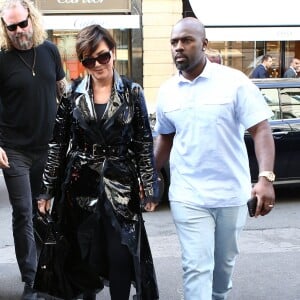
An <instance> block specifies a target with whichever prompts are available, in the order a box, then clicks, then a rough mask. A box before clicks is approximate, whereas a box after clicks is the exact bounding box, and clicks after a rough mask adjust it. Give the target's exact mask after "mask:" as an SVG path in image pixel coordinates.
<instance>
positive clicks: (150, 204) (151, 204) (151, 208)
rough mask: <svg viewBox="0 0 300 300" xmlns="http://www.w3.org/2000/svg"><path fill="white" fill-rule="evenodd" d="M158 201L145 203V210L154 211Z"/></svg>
mask: <svg viewBox="0 0 300 300" xmlns="http://www.w3.org/2000/svg"><path fill="white" fill-rule="evenodd" d="M157 205H158V203H154V202H148V203H146V204H145V206H144V209H145V211H154V210H155V208H156V206H157Z"/></svg>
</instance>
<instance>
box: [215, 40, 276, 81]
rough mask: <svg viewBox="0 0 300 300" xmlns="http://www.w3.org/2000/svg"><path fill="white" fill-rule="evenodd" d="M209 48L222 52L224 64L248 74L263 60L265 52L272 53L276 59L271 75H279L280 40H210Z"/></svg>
mask: <svg viewBox="0 0 300 300" xmlns="http://www.w3.org/2000/svg"><path fill="white" fill-rule="evenodd" d="M209 48H211V49H216V50H219V51H220V52H221V55H222V61H223V64H224V65H226V66H230V67H232V68H235V69H238V70H241V71H242V72H243V73H245V74H246V75H247V76H249V75H250V74H251V72H252V71H253V69H254V68H255V67H256V66H257V65H258V64H259V63H260V62H261V58H262V56H263V55H264V54H270V55H272V57H273V61H274V63H273V68H272V70H270V77H279V74H280V56H279V53H280V42H277V41H275V42H254V41H249V42H247V41H231V42H230V41H229V42H228V41H224V42H221V41H218V42H214V41H210V42H209Z"/></svg>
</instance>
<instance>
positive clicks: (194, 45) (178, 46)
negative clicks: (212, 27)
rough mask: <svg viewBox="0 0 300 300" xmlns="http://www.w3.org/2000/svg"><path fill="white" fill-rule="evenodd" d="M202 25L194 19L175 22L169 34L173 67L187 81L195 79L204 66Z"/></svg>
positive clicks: (205, 44)
mask: <svg viewBox="0 0 300 300" xmlns="http://www.w3.org/2000/svg"><path fill="white" fill-rule="evenodd" d="M207 43H208V42H207V39H206V37H205V28H204V25H203V24H202V23H201V22H200V21H199V20H198V19H196V18H190V17H189V18H184V19H181V20H180V21H179V22H177V23H176V24H175V25H174V27H173V30H172V33H171V52H172V56H173V60H174V62H175V65H176V67H177V69H178V70H179V71H181V74H182V75H183V76H184V77H186V78H187V79H193V78H195V77H197V76H198V75H199V74H200V73H201V72H202V70H203V68H204V66H205V64H206V56H205V53H204V51H205V49H206V47H207Z"/></svg>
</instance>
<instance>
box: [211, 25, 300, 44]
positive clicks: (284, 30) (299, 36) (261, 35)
mask: <svg viewBox="0 0 300 300" xmlns="http://www.w3.org/2000/svg"><path fill="white" fill-rule="evenodd" d="M206 37H207V38H208V40H209V41H299V40H300V28H299V27H240V28H232V27H216V28H211V27H206Z"/></svg>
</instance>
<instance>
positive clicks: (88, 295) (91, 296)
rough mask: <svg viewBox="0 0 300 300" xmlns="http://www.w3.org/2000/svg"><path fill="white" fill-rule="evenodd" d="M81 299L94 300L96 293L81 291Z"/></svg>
mask: <svg viewBox="0 0 300 300" xmlns="http://www.w3.org/2000/svg"><path fill="white" fill-rule="evenodd" d="M82 299H83V300H96V293H95V292H91V291H88V292H84V293H83V298H82Z"/></svg>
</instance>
